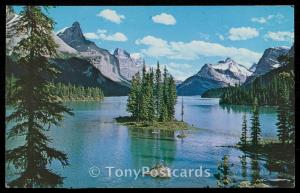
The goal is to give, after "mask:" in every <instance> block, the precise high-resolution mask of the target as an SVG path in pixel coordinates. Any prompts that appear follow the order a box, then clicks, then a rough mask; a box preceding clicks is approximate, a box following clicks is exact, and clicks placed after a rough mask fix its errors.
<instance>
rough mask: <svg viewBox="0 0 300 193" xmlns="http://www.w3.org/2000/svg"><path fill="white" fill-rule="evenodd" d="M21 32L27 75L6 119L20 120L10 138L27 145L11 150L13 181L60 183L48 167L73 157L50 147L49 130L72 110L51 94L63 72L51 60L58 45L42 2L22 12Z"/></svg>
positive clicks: (18, 29)
mask: <svg viewBox="0 0 300 193" xmlns="http://www.w3.org/2000/svg"><path fill="white" fill-rule="evenodd" d="M17 22H18V23H17V25H16V32H17V33H22V34H23V33H25V34H27V35H28V36H26V37H24V38H23V39H22V40H21V41H20V42H19V43H18V45H17V46H16V47H15V48H13V52H14V54H15V55H16V56H17V60H18V65H19V66H20V67H22V69H23V73H24V75H22V76H20V77H19V79H18V80H17V81H16V87H18V89H17V91H16V92H15V93H14V94H13V96H12V97H13V98H14V101H16V102H15V103H14V104H13V109H14V111H13V112H12V113H11V114H10V115H8V116H7V117H6V121H7V122H11V121H14V126H12V128H11V129H10V130H9V133H8V138H9V139H12V138H13V137H17V136H25V143H24V144H23V145H21V146H19V147H17V148H15V149H11V150H7V151H6V156H5V157H6V160H7V162H8V164H9V165H10V164H12V165H13V166H14V167H15V169H16V170H17V171H19V173H18V174H19V175H18V177H17V178H15V179H14V180H13V181H11V182H10V183H9V186H10V187H56V186H58V185H61V184H62V183H63V177H61V176H59V175H58V174H56V173H54V172H53V171H51V170H50V169H48V168H47V167H48V166H49V164H51V162H52V161H53V160H58V161H59V162H60V163H61V164H62V166H67V165H68V164H69V162H68V158H67V155H66V154H65V153H63V152H61V151H58V150H56V149H54V148H53V147H50V146H49V144H50V142H51V139H50V138H49V137H48V136H46V135H45V133H44V131H46V130H48V129H50V126H52V125H56V126H59V123H60V121H61V120H63V118H64V115H63V113H64V112H65V113H68V114H72V113H71V112H70V109H68V108H67V107H65V106H64V105H63V104H62V102H61V100H59V98H58V97H57V96H54V95H52V94H51V92H50V90H51V89H52V85H51V84H50V82H49V81H47V80H45V77H49V78H50V79H54V78H55V76H56V75H57V74H58V71H57V70H56V69H55V68H53V66H52V65H51V64H50V63H49V62H48V58H49V57H54V56H55V55H56V44H55V42H54V40H53V38H52V30H53V25H54V22H53V20H52V19H50V18H49V17H48V16H47V15H45V14H44V13H43V12H42V8H41V7H40V6H25V7H24V9H23V10H22V11H21V12H20V19H19V20H18V21H17Z"/></svg>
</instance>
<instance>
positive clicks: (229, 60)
mask: <svg viewBox="0 0 300 193" xmlns="http://www.w3.org/2000/svg"><path fill="white" fill-rule="evenodd" d="M224 62H234V60H233V59H231V58H229V57H228V58H226V59H225V60H224Z"/></svg>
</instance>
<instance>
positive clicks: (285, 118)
mask: <svg viewBox="0 0 300 193" xmlns="http://www.w3.org/2000/svg"><path fill="white" fill-rule="evenodd" d="M279 78H280V81H281V82H282V83H284V82H288V78H289V74H287V73H281V74H279ZM289 99H290V98H289V91H288V88H287V84H282V86H281V87H280V88H279V99H278V102H279V104H278V108H277V119H278V122H277V123H276V126H277V130H278V134H277V135H278V138H279V140H280V142H281V143H283V144H284V143H286V142H288V140H289V118H290V117H289V114H290V104H289Z"/></svg>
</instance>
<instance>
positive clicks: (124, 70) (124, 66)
mask: <svg viewBox="0 0 300 193" xmlns="http://www.w3.org/2000/svg"><path fill="white" fill-rule="evenodd" d="M114 56H115V57H116V58H117V59H118V62H119V66H120V73H121V75H122V77H124V78H125V79H126V80H131V79H132V76H134V75H135V74H136V73H137V72H142V69H143V65H144V64H145V60H144V59H143V58H141V57H132V56H131V55H130V54H129V53H128V52H126V51H125V50H123V49H120V48H117V49H115V51H114Z"/></svg>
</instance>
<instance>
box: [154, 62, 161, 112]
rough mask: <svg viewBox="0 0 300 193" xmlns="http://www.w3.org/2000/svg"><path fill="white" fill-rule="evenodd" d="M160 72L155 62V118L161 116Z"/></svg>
mask: <svg viewBox="0 0 300 193" xmlns="http://www.w3.org/2000/svg"><path fill="white" fill-rule="evenodd" d="M161 81H162V80H161V71H160V66H159V62H157V67H156V71H155V92H154V95H155V106H156V116H157V117H159V116H160V114H161V103H162V90H161Z"/></svg>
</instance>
